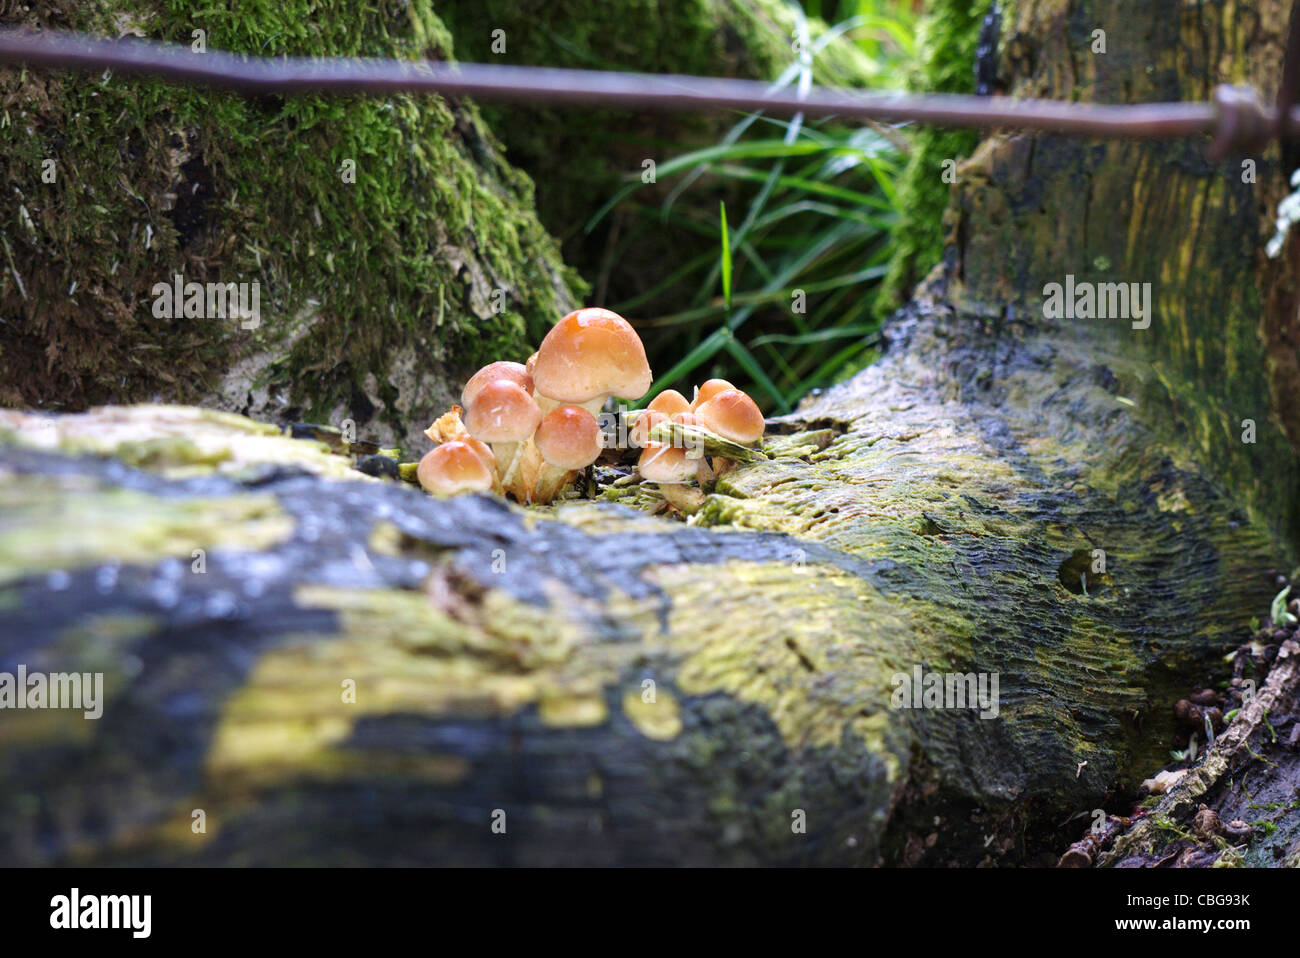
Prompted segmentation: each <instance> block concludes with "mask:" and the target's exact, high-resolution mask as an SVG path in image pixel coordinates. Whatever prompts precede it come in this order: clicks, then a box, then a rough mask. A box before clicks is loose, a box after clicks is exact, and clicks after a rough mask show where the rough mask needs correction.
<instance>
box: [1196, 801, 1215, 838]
mask: <svg viewBox="0 0 1300 958" xmlns="http://www.w3.org/2000/svg"><path fill="white" fill-rule="evenodd" d="M1192 831H1194V832H1195V833H1196V834H1197V835H1198V836H1199V837H1200V838H1202V839H1203V840H1205V841H1207V842H1208V841H1211V840H1213V839H1214V838H1215V836H1217V835H1218V834H1219V833H1220V832H1222V831H1223V823H1222V822H1221V821H1219V813H1218V812H1216V811H1215V810H1214V809H1212V808H1210V807H1209V806H1207V805H1202V806H1201V807H1200V810H1199V811H1198V812H1197V813H1196V815H1195V817H1194V818H1193V819H1192Z"/></svg>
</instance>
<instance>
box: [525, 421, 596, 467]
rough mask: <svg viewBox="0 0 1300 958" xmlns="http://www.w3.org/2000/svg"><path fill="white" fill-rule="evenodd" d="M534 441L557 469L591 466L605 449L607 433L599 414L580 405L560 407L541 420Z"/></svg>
mask: <svg viewBox="0 0 1300 958" xmlns="http://www.w3.org/2000/svg"><path fill="white" fill-rule="evenodd" d="M533 444H534V445H535V446H537V451H538V452H540V453H541V454H542V458H543V459H545V460H546V461H547V462H548V463H549V464H550V465H552V466H555V467H556V468H558V469H565V470H568V469H582V468H585V467H586V466H590V465H591V464H592V463H593V462H595V461H596V459H597V458H598V457H599V456H600V450H601V449H602V448H604V433H602V432H601V429H600V423H598V422H596V417H595V416H593V415H592V414H591V413H589V412H587V410H585V409H583V408H582V407H581V406H560V407H558V408H557V409H552V410H551V411H550V412H549V413H547V414H546V417H545V418H544V419H542V422H541V425H539V426H538V427H537V432H536V433H535V434H534V435H533Z"/></svg>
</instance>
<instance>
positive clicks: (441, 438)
mask: <svg viewBox="0 0 1300 958" xmlns="http://www.w3.org/2000/svg"><path fill="white" fill-rule="evenodd" d="M650 383H651V375H650V365H649V363H648V362H647V361H646V355H645V347H644V346H643V345H642V343H641V338H640V337H639V336H637V334H636V331H635V330H634V329H633V328H632V326H631V325H630V324H629V323H628V322H627V320H625V319H624V318H623V317H622V316H619V315H618V314H617V313H615V312H612V311H610V310H608V309H599V308H589V309H580V310H577V311H576V312H573V313H570V314H569V315H567V316H565V317H564V318H563V319H561V320H560V321H559V322H558V323H556V324H555V326H554V328H552V329H551V331H550V332H549V333H547V334H546V338H545V339H543V340H542V344H541V346H540V347H538V350H537V352H535V353H533V355H532V356H530V357H529V359H528V362H527V363H526V364H525V363H515V362H495V363H490V364H489V365H487V366H484V367H483V368H482V369H480V370H479V371H478V372H477V373H475V374H474V375H473V376H472V377H471V378H470V380H469V382H467V383H466V384H465V389H464V390H463V391H462V393H461V405H458V406H453V407H452V408H451V411H450V412H448V413H446V414H445V415H443V416H441V417H439V418H438V419H437V420H436V421H435V422H434V423H433V425H431V426H430V427H429V428H428V429H426V430H425V435H427V436H428V437H429V438H430V439H432V440H433V441H434V442H436V443H438V444H439V445H438V446H436V447H435V448H434V449H433V450H432V451H430V452H429V453H427V454H426V455H425V456H424V458H423V459H422V460H420V464H419V467H418V469H417V470H416V477H417V478H418V480H419V483H420V485H421V486H423V487H424V489H425V490H427V491H428V492H431V493H433V494H435V495H440V496H449V495H457V494H458V493H462V492H495V493H497V494H498V495H508V496H512V497H513V498H514V499H515V500H516V501H518V502H522V503H529V504H531V503H537V504H543V505H544V504H546V503H549V502H551V501H553V500H554V499H555V498H556V496H558V495H559V494H560V492H561V491H562V490H563V489H564V487H565V486H566V485H567V484H568V483H569V482H571V481H572V480H573V479H574V478H576V476H577V475H578V473H579V472H580V471H581V470H583V469H585V468H587V467H588V466H590V465H592V464H593V463H594V462H595V461H596V459H597V458H599V457H600V455H601V452H602V450H604V448H605V447H606V444H607V442H612V440H613V439H614V436H613V435H611V433H614V432H615V431H612V430H611V431H606V430H604V429H602V427H601V423H600V422H599V421H598V420H597V416H598V415H599V414H600V411H601V408H602V406H604V404H605V401H606V400H607V399H609V398H610V397H615V398H618V399H628V400H636V399H640V398H641V397H642V396H643V395H645V393H646V392H647V391H648V390H649V389H650ZM665 427H667V428H665ZM676 427H681V428H680V429H679V428H676ZM763 429H764V422H763V414H762V413H761V412H760V411H759V408H758V405H757V404H756V403H755V402H754V400H753V399H751V398H750V397H749V396H748V395H747V394H746V393H745V392H743V391H742V390H739V389H737V388H736V387H735V386H733V385H732V384H731V383H729V382H727V381H726V380H724V379H710V380H709V381H708V382H706V383H705V384H704V385H703V386H700V387H699V388H697V389H696V390H695V398H694V400H690V401H688V400H687V399H686V397H685V396H683V395H682V394H681V393H679V392H677V391H676V390H673V389H669V390H666V391H664V392H662V393H660V394H659V395H658V396H656V397H655V398H654V400H653V401H652V402H651V403H650V405H649V407H648V408H647V409H645V410H643V411H642V412H641V413H640V414H639V415H638V416H637V417H636V420H635V422H634V423H633V425H632V428H631V430H630V432H629V433H628V435H627V444H626V445H627V446H628V447H631V448H632V449H639V450H640V451H641V452H640V457H639V459H638V460H637V464H636V470H637V472H638V473H639V475H640V477H641V478H642V479H643V480H645V481H646V482H649V483H654V484H655V485H656V486H657V487H658V489H659V491H660V492H661V493H662V495H663V498H664V499H666V500H667V501H668V502H669V503H671V504H672V505H674V506H676V507H677V508H678V509H679V510H680V511H682V512H687V513H690V512H694V511H695V510H696V509H698V508H699V506H700V504H701V503H702V502H703V501H704V493H703V490H702V489H701V488H700V487H701V486H703V485H705V484H706V483H709V482H712V481H713V480H714V479H715V478H717V477H718V476H720V475H722V474H723V473H724V472H726V471H727V470H728V469H729V468H731V467H732V466H733V465H734V461H733V460H731V459H728V458H727V457H726V456H725V455H723V454H719V449H729V450H730V451H731V452H732V453H733V454H735V453H737V452H739V450H737V449H736V446H737V445H742V446H752V445H753V444H755V443H757V442H758V441H759V440H760V439H761V438H762V437H763ZM613 444H614V445H621V444H620V443H617V442H613ZM728 444H730V445H728Z"/></svg>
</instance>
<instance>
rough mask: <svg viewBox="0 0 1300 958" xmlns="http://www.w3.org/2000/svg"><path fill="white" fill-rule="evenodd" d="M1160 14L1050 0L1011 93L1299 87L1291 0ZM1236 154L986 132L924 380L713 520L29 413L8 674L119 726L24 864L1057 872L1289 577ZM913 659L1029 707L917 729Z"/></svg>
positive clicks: (1288, 520) (268, 446) (22, 783)
mask: <svg viewBox="0 0 1300 958" xmlns="http://www.w3.org/2000/svg"><path fill="white" fill-rule="evenodd" d="M1149 7H1150V8H1149V9H1137V10H1135V9H1134V8H1133V7H1132V5H1128V4H1122V3H1118V2H1116V3H1089V2H1077V3H1072V4H1066V3H1064V2H1061V0H1054V2H1052V0H1048V2H1041V3H1021V4H1017V6H1016V9H1015V10H1014V12H1013V14H1012V15H1011V16H1010V19H1009V24H1008V28H1007V31H1006V33H1005V34H1004V42H1003V50H1004V54H1005V56H1004V59H1003V64H1002V69H1003V76H1004V78H1005V80H1006V81H1007V85H1008V87H1009V89H1010V90H1011V91H1012V92H1014V93H1017V94H1027V93H1031V92H1032V93H1034V94H1037V95H1047V96H1064V97H1077V98H1083V99H1098V100H1117V101H1118V100H1122V101H1140V100H1151V99H1169V98H1177V97H1189V98H1190V97H1196V98H1203V97H1205V96H1207V95H1208V93H1209V90H1210V87H1211V86H1212V84H1213V83H1215V82H1218V81H1219V80H1220V79H1223V78H1229V77H1230V78H1233V79H1246V80H1252V81H1254V82H1258V83H1259V84H1260V85H1261V86H1262V87H1263V88H1264V89H1265V92H1266V93H1267V92H1270V91H1271V86H1270V81H1271V80H1272V79H1273V78H1274V77H1275V76H1276V74H1277V72H1278V71H1277V67H1276V64H1277V62H1278V61H1277V57H1278V55H1279V52H1280V42H1279V39H1278V38H1279V36H1280V34H1281V31H1282V27H1283V23H1284V18H1283V16H1282V4H1280V3H1276V2H1266V3H1260V4H1256V5H1251V6H1245V7H1240V8H1238V9H1239V14H1240V15H1239V16H1238V17H1236V18H1235V19H1231V18H1222V19H1221V18H1219V17H1218V16H1217V8H1211V7H1203V8H1202V7H1187V6H1186V5H1184V4H1181V3H1178V2H1174V0H1166V2H1160V3H1154V4H1151V5H1149ZM1094 29H1104V30H1106V35H1107V50H1108V52H1107V53H1105V54H1092V53H1090V52H1089V45H1090V43H1091V42H1092V31H1093V30H1094ZM1201 149H1202V144H1198V143H1178V144H1157V145H1150V144H1147V145H1133V144H1115V143H1091V142H1080V141H1074V140H1068V139H1062V138H1055V137H1031V136H1012V135H1003V134H997V135H993V136H991V137H989V138H988V139H986V140H985V141H984V143H983V144H982V145H981V147H980V149H979V151H978V152H977V153H976V155H975V156H973V157H972V158H971V160H970V161H969V162H968V163H966V164H964V165H963V166H962V167H961V168H960V180H959V182H958V183H957V184H956V186H955V188H954V202H953V206H952V212H951V220H950V221H951V225H952V227H953V230H952V245H951V247H950V249H949V253H948V257H947V261H946V264H945V267H944V269H943V270H942V271H941V272H937V273H936V274H934V275H933V276H932V278H931V280H930V281H929V282H928V283H927V284H926V286H925V288H924V289H923V290H922V291H921V292H920V294H919V296H918V298H917V299H916V301H915V302H913V303H912V304H911V305H910V306H909V307H908V308H906V309H905V310H903V311H902V312H900V313H899V314H898V315H896V316H895V317H894V318H893V319H892V321H891V322H890V324H889V325H888V327H887V329H886V334H887V349H886V351H885V355H884V358H883V359H882V360H881V361H880V362H879V363H877V364H876V365H874V366H872V367H871V368H869V369H867V370H866V371H864V372H863V373H862V374H860V375H859V376H857V377H855V378H854V379H853V380H851V381H850V382H848V383H845V384H844V385H842V386H839V387H836V388H835V389H832V390H829V391H827V392H825V393H823V394H821V395H818V396H815V397H811V398H810V399H809V400H808V401H807V402H806V403H805V404H804V405H803V406H802V407H801V408H800V410H799V411H798V412H797V413H796V414H794V415H793V416H791V417H788V419H787V420H785V421H784V422H783V423H782V424H781V426H780V428H779V431H780V432H781V433H783V435H780V436H778V437H776V438H775V439H774V440H773V442H772V446H771V448H772V451H773V453H774V458H773V459H771V460H770V461H767V462H763V463H758V464H755V465H750V466H746V467H743V468H740V469H738V470H735V471H734V472H732V473H729V474H728V475H726V476H725V477H724V478H723V480H722V481H721V482H720V483H719V487H718V490H717V492H716V493H715V494H714V495H713V496H711V497H710V499H709V501H708V502H707V504H706V506H705V508H704V510H703V512H702V513H701V516H700V518H699V520H698V521H697V522H695V523H694V524H692V525H689V526H683V525H681V524H677V523H674V522H672V521H669V520H666V519H663V518H655V517H649V516H646V515H644V514H641V513H638V512H635V511H632V510H627V509H621V508H618V507H617V506H613V505H592V504H583V503H565V504H562V505H561V506H559V507H558V508H556V509H555V510H554V511H553V512H549V513H548V512H546V511H534V512H532V513H529V512H526V511H524V510H520V509H517V508H514V507H508V506H506V505H503V504H501V503H499V502H496V501H493V500H488V499H483V498H478V497H465V498H459V499H453V500H449V501H436V500H432V499H430V498H428V497H425V496H423V495H421V494H419V493H418V492H416V491H415V490H411V489H407V488H400V487H398V486H396V485H394V484H391V483H381V482H377V481H372V480H367V479H358V480H357V481H342V480H341V479H340V478H338V476H339V475H342V474H344V473H345V472H346V470H345V468H343V467H345V466H346V462H345V461H344V460H343V459H342V457H338V456H331V455H328V454H326V453H324V452H323V451H321V450H319V449H318V448H317V447H315V446H313V445H311V444H308V443H302V442H300V441H290V440H287V439H279V438H277V437H275V436H272V435H269V434H265V435H264V434H260V433H258V431H257V427H256V426H254V425H252V424H250V423H247V422H246V421H242V420H236V419H225V418H214V417H212V416H211V415H209V414H193V413H189V412H186V411H183V410H174V409H172V410H167V409H158V408H147V407H146V408H140V409H134V410H108V411H105V412H101V413H94V414H90V415H89V416H87V417H82V418H78V417H64V418H62V419H57V420H37V419H35V418H33V417H30V416H24V415H21V414H6V417H5V418H4V419H3V420H0V426H7V427H8V428H10V429H14V430H16V433H17V436H18V437H19V440H20V441H19V442H18V443H15V444H10V445H7V446H5V447H4V448H3V451H2V452H0V464H2V465H3V468H2V469H0V476H3V478H0V495H2V496H3V497H4V502H5V506H6V513H7V514H8V516H11V517H12V518H9V519H7V521H6V525H5V526H4V527H3V531H2V532H0V588H2V589H3V594H0V636H2V638H0V668H2V669H7V670H10V671H12V670H13V669H15V668H16V667H17V665H18V664H20V663H21V664H25V665H26V667H27V669H28V670H29V671H41V670H43V671H70V670H73V669H77V670H81V671H103V672H104V673H105V676H106V678H105V681H106V692H105V697H106V700H107V701H106V704H105V706H104V715H103V718H102V719H101V720H99V721H98V722H89V721H84V720H83V719H82V718H81V717H80V714H79V713H76V717H75V718H74V717H73V714H74V713H71V712H68V711H29V712H14V713H11V714H10V715H8V716H7V717H6V721H5V723H4V724H3V725H0V734H3V736H4V739H3V743H2V744H0V773H2V774H3V775H4V776H5V778H6V781H7V782H9V783H10V788H9V789H8V790H7V792H6V794H5V795H4V796H3V798H0V843H2V844H0V849H3V858H4V860H5V861H6V862H11V863H36V862H49V861H60V862H70V861H78V862H81V861H90V862H110V861H111V862H149V863H158V862H168V863H186V864H197V863H220V864H250V863H268V864H269V863H278V864H283V863H360V862H365V863H379V862H384V863H393V862H402V863H458V864H480V863H482V864H488V863H502V864H504V863H511V864H541V863H563V864H573V863H588V864H590V863H618V864H647V863H684V864H703V863H724V864H743V863H785V864H795V863H799V864H803V863H873V862H879V861H886V862H897V863H906V864H921V863H952V862H957V863H968V864H974V863H980V862H998V863H1017V862H1020V863H1023V862H1036V861H1043V860H1052V861H1054V860H1055V857H1056V854H1057V853H1059V852H1060V851H1061V848H1062V846H1063V844H1065V843H1066V841H1067V840H1068V839H1067V837H1066V835H1065V834H1063V833H1062V830H1061V828H1060V823H1061V822H1062V821H1063V820H1065V819H1066V818H1067V817H1069V816H1072V815H1074V814H1076V813H1078V812H1080V811H1088V810H1090V809H1093V808H1095V807H1097V805H1098V804H1099V803H1101V802H1103V801H1104V800H1105V799H1106V798H1107V797H1108V796H1110V795H1114V794H1116V793H1119V792H1131V791H1132V789H1133V788H1134V787H1135V786H1136V784H1137V782H1138V781H1140V780H1141V779H1142V778H1145V777H1146V776H1147V775H1148V774H1149V772H1150V770H1151V769H1152V768H1155V767H1159V765H1160V764H1162V762H1163V759H1162V756H1163V755H1164V754H1165V753H1166V752H1167V749H1168V747H1169V745H1168V743H1169V741H1170V739H1171V738H1172V733H1173V722H1172V716H1171V711H1170V710H1171V706H1172V704H1173V702H1174V701H1175V700H1176V699H1177V698H1178V697H1180V696H1181V694H1182V692H1183V691H1184V690H1185V689H1186V688H1187V687H1188V685H1189V683H1190V682H1191V681H1194V680H1199V679H1203V678H1204V677H1206V676H1209V675H1213V674H1214V670H1215V669H1216V668H1217V667H1219V666H1217V665H1216V663H1217V662H1218V660H1220V659H1221V658H1222V656H1223V654H1224V653H1225V652H1226V651H1228V650H1230V649H1232V648H1234V647H1236V646H1237V645H1238V644H1239V642H1240V641H1241V640H1242V639H1243V638H1245V635H1246V632H1245V629H1246V625H1247V622H1248V620H1249V619H1250V617H1251V616H1252V614H1257V613H1258V611H1259V610H1260V609H1261V608H1265V607H1266V605H1267V602H1268V600H1269V598H1270V597H1271V595H1272V593H1273V592H1274V591H1275V588H1274V585H1273V577H1274V575H1275V574H1276V571H1275V568H1274V567H1276V566H1277V565H1278V564H1279V563H1281V562H1283V561H1285V559H1286V558H1287V557H1288V556H1289V550H1290V547H1291V545H1292V544H1293V543H1294V535H1293V533H1294V531H1295V523H1296V521H1297V508H1296V506H1297V497H1296V495H1295V491H1296V476H1297V470H1296V469H1295V468H1294V466H1295V453H1294V451H1293V449H1292V447H1291V444H1290V442H1288V436H1289V437H1293V438H1294V437H1297V436H1300V432H1297V431H1296V427H1297V425H1298V424H1297V423H1295V421H1294V417H1295V416H1296V415H1297V413H1296V408H1295V406H1294V404H1291V405H1288V404H1287V403H1286V401H1285V397H1286V396H1287V395H1288V392H1287V390H1288V387H1289V384H1290V383H1292V382H1293V381H1294V363H1295V358H1294V355H1293V353H1292V352H1291V351H1289V347H1286V346H1285V344H1286V342H1287V339H1286V337H1287V335H1288V329H1289V328H1290V327H1289V324H1291V323H1292V318H1291V310H1292V309H1293V304H1294V296H1293V294H1292V293H1291V292H1290V290H1291V286H1290V282H1291V281H1290V279H1289V277H1290V275H1292V273H1291V272H1290V271H1288V270H1285V269H1283V268H1282V267H1280V266H1277V265H1273V264H1269V263H1267V262H1266V261H1265V259H1264V258H1263V255H1262V252H1261V246H1262V240H1263V238H1264V237H1265V234H1266V232H1267V229H1268V223H1269V221H1270V219H1271V215H1270V211H1271V208H1272V203H1273V202H1274V201H1275V200H1276V199H1277V198H1278V197H1279V196H1280V195H1281V193H1282V191H1283V182H1284V177H1283V176H1282V172H1281V170H1280V169H1279V167H1278V165H1277V162H1276V158H1275V157H1273V158H1270V157H1268V156H1265V157H1260V158H1257V159H1258V179H1257V182H1256V183H1255V184H1247V183H1242V182H1241V178H1240V173H1239V167H1237V166H1236V165H1228V164H1225V165H1222V166H1218V167H1215V166H1211V165H1208V164H1207V163H1206V162H1205V161H1204V160H1203V159H1201V152H1200V151H1201ZM939 172H940V169H939V167H938V166H937V165H936V174H935V175H936V176H937V175H939ZM1288 252H1289V255H1300V253H1297V252H1296V251H1295V248H1294V244H1293V245H1292V246H1291V247H1290V248H1289V251H1288ZM1067 275H1073V276H1074V277H1075V280H1076V281H1078V282H1083V281H1094V282H1103V281H1105V282H1110V281H1123V282H1151V283H1152V284H1153V292H1154V298H1155V299H1154V301H1155V309H1154V312H1153V315H1152V316H1151V322H1150V326H1149V327H1147V328H1134V325H1133V322H1132V320H1131V319H1130V318H1122V319H1109V320H1101V319H1077V320H1068V319H1051V318H1048V317H1046V316H1045V315H1044V311H1043V308H1042V300H1043V295H1044V294H1043V289H1044V286H1045V284H1048V283H1053V282H1058V283H1064V282H1065V281H1066V276H1067ZM1138 325H1139V326H1140V325H1141V322H1139V324H1138ZM1243 419H1253V420H1254V421H1255V424H1256V435H1257V441H1256V442H1255V443H1254V444H1247V443H1243V442H1242V441H1241V435H1242V431H1243V427H1242V426H1241V420H1243ZM24 442H26V443H27V444H26V445H24V444H23V443H24ZM32 443H39V444H42V445H43V446H45V447H46V449H47V450H49V451H39V450H33V449H31V448H29V446H30V445H31V444H32ZM91 450H93V451H97V452H99V453H101V454H107V458H95V457H85V456H84V455H81V454H82V453H84V452H86V451H91ZM123 458H125V459H127V460H128V461H129V462H131V463H132V464H134V465H136V466H139V467H141V469H142V471H133V470H128V469H124V468H122V467H121V466H120V465H118V464H117V460H118V459H123ZM284 461H290V462H291V463H292V464H293V465H296V466H300V467H302V468H304V469H306V470H308V471H309V474H307V475H304V474H302V473H301V472H295V471H286V470H284V469H276V468H274V467H273V466H272V464H274V463H280V462H284ZM214 471H215V472H216V473H218V474H217V475H215V476H212V475H206V473H211V472H214ZM191 475H193V476H194V477H193V478H187V476H191ZM88 530H95V531H96V535H94V536H91V535H89V534H88ZM195 549H203V550H206V551H205V552H203V553H202V558H203V560H204V571H203V572H202V573H199V572H197V571H194V570H195V565H194V563H196V562H198V561H199V560H198V559H197V558H194V557H193V550H195ZM169 557H170V558H169ZM917 669H919V670H921V672H922V673H924V674H926V675H930V674H936V673H972V674H977V675H981V676H984V677H985V678H986V679H987V680H990V681H991V679H992V677H993V676H994V675H996V677H997V680H998V693H999V694H998V696H997V698H996V700H995V705H996V707H995V708H984V709H979V708H971V707H933V705H934V703H927V702H925V701H922V702H919V703H917V704H920V705H923V706H930V707H921V708H913V709H907V708H896V707H894V706H895V705H899V704H903V703H901V702H900V701H899V700H898V697H897V695H896V692H898V691H899V682H898V681H897V679H898V677H900V676H911V675H913V674H915V670H917ZM940 704H941V705H948V706H954V705H955V703H953V702H951V701H944V702H941V703H940ZM994 712H996V714H993V713H994ZM981 715H983V716H984V717H981ZM196 810H202V812H203V815H202V816H201V817H202V820H203V822H204V825H205V830H204V831H202V832H196V831H195V828H196V827H197V826H196V825H195V824H194V823H195V822H196V821H197V820H198V816H196ZM1071 837H1077V836H1071ZM1049 853H1050V854H1049Z"/></svg>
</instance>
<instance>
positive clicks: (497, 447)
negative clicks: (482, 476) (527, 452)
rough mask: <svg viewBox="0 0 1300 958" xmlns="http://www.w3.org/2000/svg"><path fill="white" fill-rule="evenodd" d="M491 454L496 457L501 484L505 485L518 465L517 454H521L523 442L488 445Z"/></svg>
mask: <svg viewBox="0 0 1300 958" xmlns="http://www.w3.org/2000/svg"><path fill="white" fill-rule="evenodd" d="M490 445H491V446H492V452H493V454H494V455H495V456H496V457H497V467H498V468H499V469H500V470H501V484H502V485H507V484H509V482H510V476H511V475H512V474H513V473H514V471H515V469H516V468H517V467H518V464H519V454H520V453H521V452H523V445H524V444H523V442H494V443H490Z"/></svg>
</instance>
